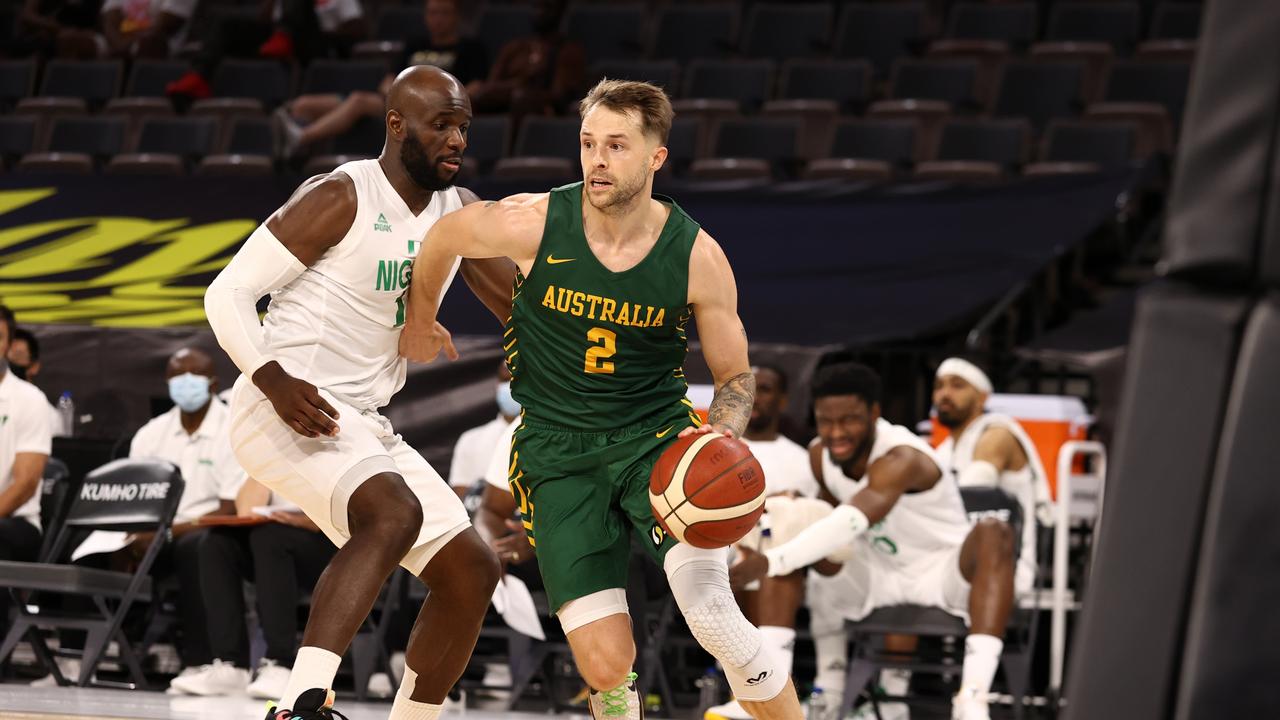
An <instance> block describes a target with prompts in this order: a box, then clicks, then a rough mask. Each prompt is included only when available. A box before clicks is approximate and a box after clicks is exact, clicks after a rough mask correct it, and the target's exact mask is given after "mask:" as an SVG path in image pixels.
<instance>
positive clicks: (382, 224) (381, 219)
mask: <svg viewBox="0 0 1280 720" xmlns="http://www.w3.org/2000/svg"><path fill="white" fill-rule="evenodd" d="M373 231H374V232H391V223H389V222H387V216H386V215H383V214H382V213H378V219H377V221H375V222H374V223H373Z"/></svg>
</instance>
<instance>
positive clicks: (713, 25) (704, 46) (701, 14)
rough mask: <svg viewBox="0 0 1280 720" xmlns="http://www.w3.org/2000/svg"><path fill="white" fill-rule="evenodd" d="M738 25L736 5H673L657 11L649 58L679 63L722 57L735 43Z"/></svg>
mask: <svg viewBox="0 0 1280 720" xmlns="http://www.w3.org/2000/svg"><path fill="white" fill-rule="evenodd" d="M738 23H739V14H738V7H737V4H736V3H718V4H706V5H696V4H689V5H677V4H675V3H672V4H670V5H667V6H666V7H664V8H662V9H661V10H659V11H658V17H657V20H656V23H655V30H654V34H653V42H652V45H651V47H650V50H649V56H650V57H652V58H655V59H659V60H674V61H676V62H678V63H681V64H686V63H688V62H689V61H691V60H697V59H699V58H709V59H718V58H723V57H724V56H725V55H727V54H728V53H729V51H730V49H732V48H733V47H734V45H735V43H736V40H737V31H738Z"/></svg>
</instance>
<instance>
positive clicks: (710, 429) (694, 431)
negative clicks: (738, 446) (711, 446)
mask: <svg viewBox="0 0 1280 720" xmlns="http://www.w3.org/2000/svg"><path fill="white" fill-rule="evenodd" d="M706 433H720V434H721V435H724V436H725V437H729V438H731V437H734V434H733V431H732V430H730V429H729V428H726V427H716V426H715V425H707V424H706V423H703V424H702V425H701V426H699V427H687V428H685V429H683V430H681V431H680V432H679V433H678V434H677V435H676V437H689V436H690V435H705V434H706Z"/></svg>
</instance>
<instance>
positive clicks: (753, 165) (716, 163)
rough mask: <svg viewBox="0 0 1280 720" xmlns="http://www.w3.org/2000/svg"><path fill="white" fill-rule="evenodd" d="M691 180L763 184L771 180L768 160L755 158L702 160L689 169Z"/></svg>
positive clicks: (771, 174) (771, 170) (771, 171)
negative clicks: (738, 181)
mask: <svg viewBox="0 0 1280 720" xmlns="http://www.w3.org/2000/svg"><path fill="white" fill-rule="evenodd" d="M689 177H690V178H691V179H693V180H703V181H716V180H751V181H755V182H757V183H760V184H764V183H767V182H769V181H770V180H772V179H773V169H772V167H771V166H770V164H769V161H768V160H760V159H756V158H703V159H701V160H695V161H693V165H692V166H691V167H690V168H689Z"/></svg>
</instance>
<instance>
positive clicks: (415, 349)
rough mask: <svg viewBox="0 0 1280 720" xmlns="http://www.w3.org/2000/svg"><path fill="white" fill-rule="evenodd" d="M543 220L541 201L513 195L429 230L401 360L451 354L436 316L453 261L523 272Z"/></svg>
mask: <svg viewBox="0 0 1280 720" xmlns="http://www.w3.org/2000/svg"><path fill="white" fill-rule="evenodd" d="M545 217H546V196H545V195H541V196H537V195H514V196H512V197H509V198H507V199H505V200H502V201H501V202H494V201H492V200H487V201H483V202H478V203H472V204H470V205H468V206H466V207H464V208H462V209H461V210H458V211H457V212H452V213H449V214H448V215H445V216H444V217H442V218H440V220H438V221H437V222H436V224H435V225H432V226H431V229H430V230H429V231H427V236H426V238H425V239H423V241H422V247H421V248H419V249H418V257H417V258H415V259H414V261H413V279H412V280H411V282H410V286H409V302H408V313H407V315H406V319H405V324H404V329H403V330H402V331H401V333H400V354H401V355H403V356H404V357H405V358H407V359H409V360H413V361H415V362H431V361H432V360H434V359H435V357H436V355H438V354H439V353H440V350H441V349H442V348H444V347H446V346H447V347H449V348H450V349H452V347H453V346H452V343H450V342H449V333H448V331H447V330H445V329H444V327H443V326H442V325H440V323H439V322H437V321H436V315H437V313H439V311H440V300H441V297H440V295H441V291H442V290H443V289H444V284H445V282H446V281H448V279H449V270H450V268H452V267H453V260H454V258H456V257H458V256H462V257H463V258H500V257H507V258H511V259H512V260H514V261H515V264H516V265H517V266H518V267H519V268H520V269H521V270H522V271H525V272H527V271H528V269H529V267H530V266H531V265H532V264H533V260H534V257H535V256H536V255H537V253H538V243H539V242H540V241H541V239H542V225H543V222H544V219H545ZM464 277H465V276H464ZM491 309H492V308H491ZM503 319H504V320H505V319H506V318H505V317H504V318H503Z"/></svg>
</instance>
